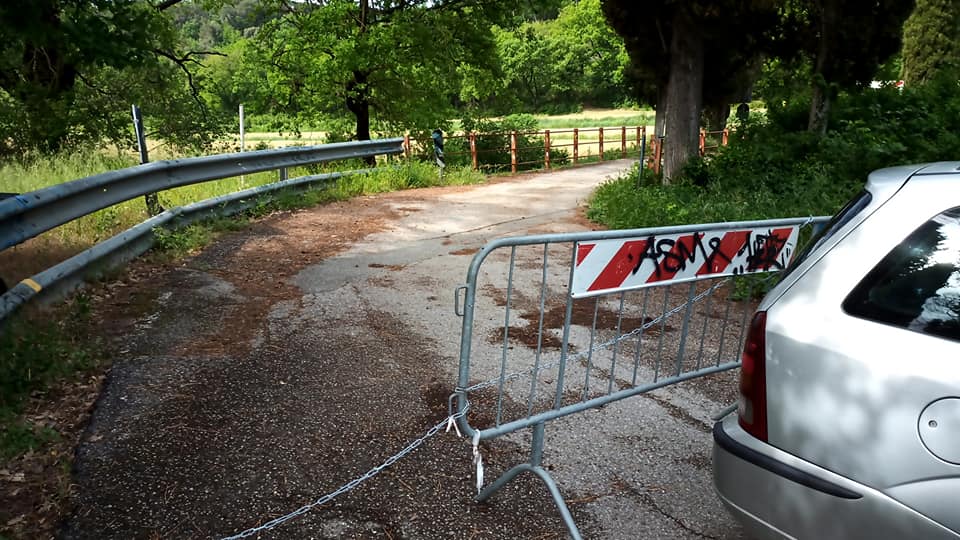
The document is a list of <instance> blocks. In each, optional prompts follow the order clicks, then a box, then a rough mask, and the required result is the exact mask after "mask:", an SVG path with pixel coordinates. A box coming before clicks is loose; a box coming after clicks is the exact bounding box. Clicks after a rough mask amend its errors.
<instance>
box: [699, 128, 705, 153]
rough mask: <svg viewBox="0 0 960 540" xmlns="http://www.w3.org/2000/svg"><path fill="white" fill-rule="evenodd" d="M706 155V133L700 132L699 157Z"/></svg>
mask: <svg viewBox="0 0 960 540" xmlns="http://www.w3.org/2000/svg"><path fill="white" fill-rule="evenodd" d="M706 153H707V133H706V132H705V131H703V129H701V130H700V156H703V155H704V154H706Z"/></svg>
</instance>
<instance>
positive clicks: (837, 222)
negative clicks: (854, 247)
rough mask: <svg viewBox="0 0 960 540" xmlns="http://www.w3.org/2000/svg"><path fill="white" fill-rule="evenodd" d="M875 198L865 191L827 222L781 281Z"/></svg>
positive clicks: (784, 273) (783, 275) (795, 259)
mask: <svg viewBox="0 0 960 540" xmlns="http://www.w3.org/2000/svg"><path fill="white" fill-rule="evenodd" d="M872 198H873V196H872V195H870V192H869V191H867V190H863V191H861V192H860V193H858V194H857V196H856V197H854V198H852V199H850V201H849V202H847V204H845V205H844V207H843V208H841V209H840V211H839V212H837V214H836V215H835V216H833V217H832V218H830V221H828V222H827V224H826V225H824V226H823V228H822V229H820V232H818V233H817V234H815V235H814V236H813V238H811V239H810V241H809V242H807V247H805V248H804V249H803V251H801V252H800V253H799V254H798V255H797V256H796V257H795V258H794V259H793V262H791V263H790V266H788V267H787V269H786V270H785V271H783V272H782V273H781V274H780V279H781V280H783V279H785V278H786V277H787V276H788V275H790V272H792V271H793V269H794V268H796V267H798V266H800V264H801V263H803V261H804V260H806V258H807V256H808V255H810V254H811V253H813V252H814V251H815V250H816V249H817V248H818V247H820V246H822V245H823V243H824V242H826V241H827V240H828V239H829V238H830V237H831V236H833V235H834V234H836V232H837V231H839V230H840V229H841V228H843V226H844V225H846V224H847V223H849V222H850V220H851V219H853V218H854V216H856V215H857V214H859V213H860V211H862V210H863V209H864V208H866V207H867V205H869V204H870V200H871V199H872Z"/></svg>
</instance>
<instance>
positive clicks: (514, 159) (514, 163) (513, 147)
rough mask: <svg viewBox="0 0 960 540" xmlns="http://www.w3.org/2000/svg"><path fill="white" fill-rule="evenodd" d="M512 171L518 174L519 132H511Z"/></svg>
mask: <svg viewBox="0 0 960 540" xmlns="http://www.w3.org/2000/svg"><path fill="white" fill-rule="evenodd" d="M510 172H511V173H513V174H517V132H516V131H512V132H510Z"/></svg>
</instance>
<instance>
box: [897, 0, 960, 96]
mask: <svg viewBox="0 0 960 540" xmlns="http://www.w3.org/2000/svg"><path fill="white" fill-rule="evenodd" d="M958 66H960V1H958V0H917V7H916V8H915V9H914V10H913V13H912V14H911V15H910V17H909V18H908V19H907V22H906V23H905V24H904V26H903V70H902V72H901V75H900V77H901V78H902V79H903V80H904V82H905V83H906V84H908V85H915V84H923V83H925V82H927V81H929V80H931V79H933V77H934V76H935V75H936V74H937V73H938V72H939V71H940V70H942V69H945V68H951V67H953V68H955V67H958Z"/></svg>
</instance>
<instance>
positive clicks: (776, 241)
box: [734, 231, 790, 274]
mask: <svg viewBox="0 0 960 540" xmlns="http://www.w3.org/2000/svg"><path fill="white" fill-rule="evenodd" d="M787 239H788V238H786V237H780V236H778V235H777V234H776V233H775V232H774V231H767V234H758V235H756V236H753V231H751V232H750V233H748V234H747V241H746V243H744V245H743V247H742V248H740V251H739V252H738V255H743V253H744V252H745V251H746V253H747V268H746V272H756V271H758V270H761V271H763V272H768V271H770V270H771V269H773V270H783V268H784V267H785V266H786V262H787V260H789V257H790V250H789V249H788V248H786V245H787ZM738 270H743V269H742V268H740V269H738ZM734 273H735V274H736V273H740V272H738V271H734Z"/></svg>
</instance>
